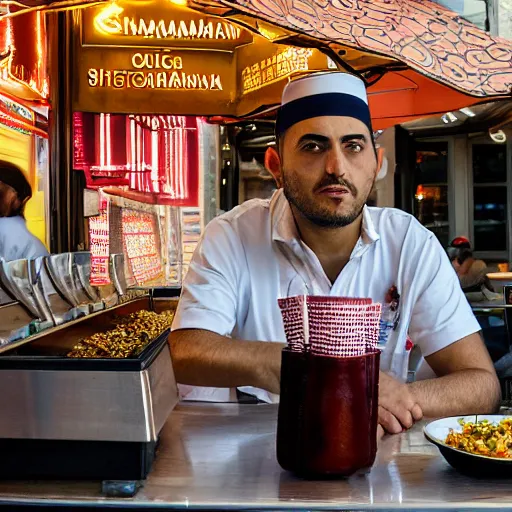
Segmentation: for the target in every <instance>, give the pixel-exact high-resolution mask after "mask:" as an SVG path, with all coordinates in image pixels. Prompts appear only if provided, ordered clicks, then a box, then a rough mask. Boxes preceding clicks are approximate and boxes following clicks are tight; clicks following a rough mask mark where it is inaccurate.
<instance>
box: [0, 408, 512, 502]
mask: <svg viewBox="0 0 512 512" xmlns="http://www.w3.org/2000/svg"><path fill="white" fill-rule="evenodd" d="M276 421H277V406H275V405H239V404H204V403H195V404H194V403H187V404H181V405H179V406H178V407H177V408H176V409H175V410H174V411H173V412H172V413H171V415H170V416H169V418H168V420H167V423H166V425H165V427H164V429H163V431H162V434H161V442H160V446H159V450H158V456H157V459H156V461H155V463H154V465H153V470H152V472H151V473H150V475H149V477H148V479H147V480H146V482H145V483H144V484H143V486H142V488H141V489H140V490H139V492H138V493H137V494H136V495H135V497H133V498H129V499H121V498H105V497H104V496H102V494H101V485H100V483H99V482H65V481H60V482H50V481H49V482H41V481H40V482H27V481H23V482H21V481H17V482H14V481H13V482H8V481H3V482H0V506H1V505H4V506H6V507H7V508H8V510H15V508H16V506H27V505H39V506H42V507H43V508H42V509H41V508H38V509H37V510H43V509H44V507H45V506H46V507H49V508H51V507H56V506H64V507H66V506H68V507H70V506H72V507H78V508H81V507H84V508H85V507H86V508H89V507H91V506H96V507H99V508H101V507H102V506H103V507H109V510H111V509H115V508H119V509H125V510H135V509H141V510H143V509H151V510H175V509H196V510H197V509H202V510H241V509H244V510H250V509H252V510H301V509H303V510H371V509H375V510H427V509H428V510H433V509H436V510H462V509H464V510H471V509H475V510H476V509H479V510H481V509H488V508H493V509H498V508H499V509H506V508H509V507H510V504H511V503H512V486H511V485H510V481H509V480H507V479H503V480H500V479H492V480H491V479H473V478H470V477H466V476H463V475H461V474H459V473H457V472H456V471H455V470H454V469H452V468H451V467H450V466H449V465H448V463H447V462H446V461H445V459H444V458H443V457H442V456H441V455H440V454H439V452H438V450H437V448H436V447H435V446H433V445H431V444H429V443H428V442H427V441H426V440H425V438H424V436H423V432H422V428H423V424H422V423H419V424H417V425H416V426H415V427H413V428H412V429H411V430H410V431H408V432H406V433H404V434H401V435H398V436H390V437H387V438H385V439H384V440H382V442H381V443H380V446H379V450H378V455H377V461H376V463H375V465H374V467H373V468H372V470H371V471H370V472H369V473H367V474H361V475H354V476H352V477H350V478H348V479H344V480H317V481H308V480H304V479H300V478H297V477H295V476H293V475H291V474H289V473H287V472H285V471H283V470H281V468H280V467H279V465H278V463H277V461H276V454H275V435H276ZM52 509H53V508H52Z"/></svg>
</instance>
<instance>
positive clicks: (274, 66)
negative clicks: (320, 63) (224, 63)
mask: <svg viewBox="0 0 512 512" xmlns="http://www.w3.org/2000/svg"><path fill="white" fill-rule="evenodd" d="M312 55H313V50H311V49H306V48H291V47H290V48H286V49H285V50H282V51H280V52H277V53H275V54H274V55H273V56H272V57H269V58H267V59H263V60H262V61H260V62H256V63H255V64H253V65H252V66H248V67H246V68H244V69H243V71H242V93H243V94H247V93H249V92H252V91H256V90H258V89H261V88H262V87H265V86H267V85H270V84H272V83H275V82H278V81H279V80H282V79H283V78H287V77H289V76H291V75H292V74H293V73H296V72H298V71H308V70H309V58H310V57H311V56H312Z"/></svg>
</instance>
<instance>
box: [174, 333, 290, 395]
mask: <svg viewBox="0 0 512 512" xmlns="http://www.w3.org/2000/svg"><path fill="white" fill-rule="evenodd" d="M169 342H170V345H171V354H172V360H173V368H174V372H175V374H176V380H177V381H178V382H179V383H181V384H189V385H192V386H211V387H219V388H232V387H237V386H254V387H258V388H263V389H266V390H267V391H271V392H273V393H279V374H280V368H281V350H282V348H283V347H284V345H283V344H281V343H269V342H260V341H240V340H234V339H231V338H228V337H225V336H220V335H219V334H216V333H213V332H211V331H207V330H203V329H183V330H179V331H175V332H173V333H171V336H170V337H169Z"/></svg>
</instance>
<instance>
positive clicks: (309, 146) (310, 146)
mask: <svg viewBox="0 0 512 512" xmlns="http://www.w3.org/2000/svg"><path fill="white" fill-rule="evenodd" d="M301 149H302V151H307V152H308V153H320V152H321V151H323V149H324V148H323V146H321V145H320V144H318V143H317V142H308V143H306V144H304V145H303V146H302V148H301Z"/></svg>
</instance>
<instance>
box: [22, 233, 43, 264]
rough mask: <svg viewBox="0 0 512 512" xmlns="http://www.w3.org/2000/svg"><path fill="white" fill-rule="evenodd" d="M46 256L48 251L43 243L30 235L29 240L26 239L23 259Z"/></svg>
mask: <svg viewBox="0 0 512 512" xmlns="http://www.w3.org/2000/svg"><path fill="white" fill-rule="evenodd" d="M48 254H49V253H48V250H47V249H46V247H45V246H44V245H43V243H42V242H41V241H40V240H39V239H38V238H36V237H35V236H34V235H31V238H29V239H28V243H27V245H26V247H25V250H24V251H23V258H26V259H34V258H39V257H40V256H48Z"/></svg>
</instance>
